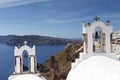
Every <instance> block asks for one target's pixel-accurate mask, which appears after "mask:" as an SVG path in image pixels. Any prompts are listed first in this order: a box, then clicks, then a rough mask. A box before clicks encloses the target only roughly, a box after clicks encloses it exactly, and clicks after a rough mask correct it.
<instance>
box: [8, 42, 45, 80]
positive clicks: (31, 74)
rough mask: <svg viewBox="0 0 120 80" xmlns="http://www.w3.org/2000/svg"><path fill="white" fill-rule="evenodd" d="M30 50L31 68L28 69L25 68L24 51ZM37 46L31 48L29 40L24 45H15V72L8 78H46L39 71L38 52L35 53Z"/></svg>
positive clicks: (43, 79) (36, 79) (18, 79)
mask: <svg viewBox="0 0 120 80" xmlns="http://www.w3.org/2000/svg"><path fill="white" fill-rule="evenodd" d="M24 51H27V52H28V59H29V61H28V62H29V68H28V70H27V71H24V69H23V67H24V66H23V52H24ZM35 53H36V52H35V46H33V47H32V48H30V47H29V46H27V42H26V41H25V42H24V46H21V47H15V50H14V72H13V74H12V75H11V76H10V77H9V78H8V80H46V79H45V78H44V77H42V76H41V75H40V73H39V72H38V71H37V63H36V56H35V55H36V54H35Z"/></svg>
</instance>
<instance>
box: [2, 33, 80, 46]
mask: <svg viewBox="0 0 120 80" xmlns="http://www.w3.org/2000/svg"><path fill="white" fill-rule="evenodd" d="M24 41H27V42H28V45H64V44H67V43H70V42H79V40H72V39H64V38H55V37H48V36H39V35H24V36H18V35H7V36H0V43H5V44H7V45H13V46H17V45H23V44H24V43H23V42H24Z"/></svg>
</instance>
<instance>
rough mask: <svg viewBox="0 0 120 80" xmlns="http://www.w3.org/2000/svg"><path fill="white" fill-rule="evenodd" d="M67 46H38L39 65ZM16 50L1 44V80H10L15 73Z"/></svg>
mask: <svg viewBox="0 0 120 80" xmlns="http://www.w3.org/2000/svg"><path fill="white" fill-rule="evenodd" d="M64 47H65V45H44V46H36V58H37V63H39V64H41V63H44V62H45V61H46V60H47V59H49V58H50V57H51V56H53V55H55V54H56V53H59V52H60V51H62V50H63V49H64ZM14 48H15V46H8V45H6V44H0V80H8V77H9V76H10V75H11V74H12V73H13V72H14Z"/></svg>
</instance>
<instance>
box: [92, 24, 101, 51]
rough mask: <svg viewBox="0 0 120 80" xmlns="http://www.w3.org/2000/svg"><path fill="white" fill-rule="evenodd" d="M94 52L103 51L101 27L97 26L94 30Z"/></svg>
mask: <svg viewBox="0 0 120 80" xmlns="http://www.w3.org/2000/svg"><path fill="white" fill-rule="evenodd" d="M93 42H94V43H93V52H100V51H101V29H100V28H99V27H98V26H97V27H96V28H95V31H94V41H93Z"/></svg>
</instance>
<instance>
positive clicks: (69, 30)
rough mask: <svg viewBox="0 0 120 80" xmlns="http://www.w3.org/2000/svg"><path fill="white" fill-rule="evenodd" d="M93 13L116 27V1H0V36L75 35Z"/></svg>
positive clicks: (119, 12)
mask: <svg viewBox="0 0 120 80" xmlns="http://www.w3.org/2000/svg"><path fill="white" fill-rule="evenodd" d="M94 16H98V17H100V18H101V21H104V22H105V21H106V20H108V19H109V20H111V25H112V26H113V28H114V31H116V30H120V0H0V35H8V34H16V35H31V34H33V35H45V36H53V37H63V38H79V37H81V33H82V27H81V22H82V21H86V22H93V19H92V18H93V17H94Z"/></svg>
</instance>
